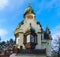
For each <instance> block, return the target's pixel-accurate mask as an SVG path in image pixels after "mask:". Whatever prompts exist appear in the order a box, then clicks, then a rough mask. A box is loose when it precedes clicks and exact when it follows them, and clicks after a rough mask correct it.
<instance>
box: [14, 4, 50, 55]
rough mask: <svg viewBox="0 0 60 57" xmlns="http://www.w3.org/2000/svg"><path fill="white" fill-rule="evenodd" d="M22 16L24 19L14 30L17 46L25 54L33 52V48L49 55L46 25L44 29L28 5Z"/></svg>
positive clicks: (48, 31)
mask: <svg viewBox="0 0 60 57" xmlns="http://www.w3.org/2000/svg"><path fill="white" fill-rule="evenodd" d="M23 16H24V20H23V21H22V22H21V23H19V24H18V26H17V27H16V30H15V32H14V35H15V42H16V46H17V48H18V49H22V50H24V52H25V53H27V54H28V53H29V54H31V53H34V52H33V51H32V50H34V51H35V52H36V53H39V54H40V53H45V55H46V56H51V32H50V30H49V28H48V26H47V27H46V30H45V31H44V30H43V28H42V26H41V24H40V23H39V22H38V21H37V20H36V18H35V17H36V16H35V13H34V10H33V9H32V7H31V6H30V5H29V6H28V7H27V8H26V10H25V12H24V15H23ZM26 50H27V52H26ZM38 50H39V51H38ZM42 50H43V51H42ZM24 52H23V53H24Z"/></svg>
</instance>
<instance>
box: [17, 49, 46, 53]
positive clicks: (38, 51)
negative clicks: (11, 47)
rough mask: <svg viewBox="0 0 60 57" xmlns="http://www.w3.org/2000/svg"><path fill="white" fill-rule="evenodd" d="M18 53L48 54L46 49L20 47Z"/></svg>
mask: <svg viewBox="0 0 60 57" xmlns="http://www.w3.org/2000/svg"><path fill="white" fill-rule="evenodd" d="M18 53H20V54H46V49H36V50H31V49H18Z"/></svg>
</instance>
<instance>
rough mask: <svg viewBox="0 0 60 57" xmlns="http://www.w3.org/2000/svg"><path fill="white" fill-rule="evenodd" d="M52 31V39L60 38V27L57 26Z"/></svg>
mask: <svg viewBox="0 0 60 57" xmlns="http://www.w3.org/2000/svg"><path fill="white" fill-rule="evenodd" d="M51 31H52V37H53V39H58V38H59V37H60V25H57V26H56V27H55V28H53V29H52V30H51Z"/></svg>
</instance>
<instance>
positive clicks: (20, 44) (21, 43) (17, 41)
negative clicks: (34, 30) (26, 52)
mask: <svg viewBox="0 0 60 57" xmlns="http://www.w3.org/2000/svg"><path fill="white" fill-rule="evenodd" d="M16 44H18V48H20V46H23V49H25V47H24V44H23V33H19V36H18V38H17V40H16Z"/></svg>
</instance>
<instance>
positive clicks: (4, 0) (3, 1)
mask: <svg viewBox="0 0 60 57" xmlns="http://www.w3.org/2000/svg"><path fill="white" fill-rule="evenodd" d="M7 5H8V0H0V10H2V9H4V8H5V7H6V6H7Z"/></svg>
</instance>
